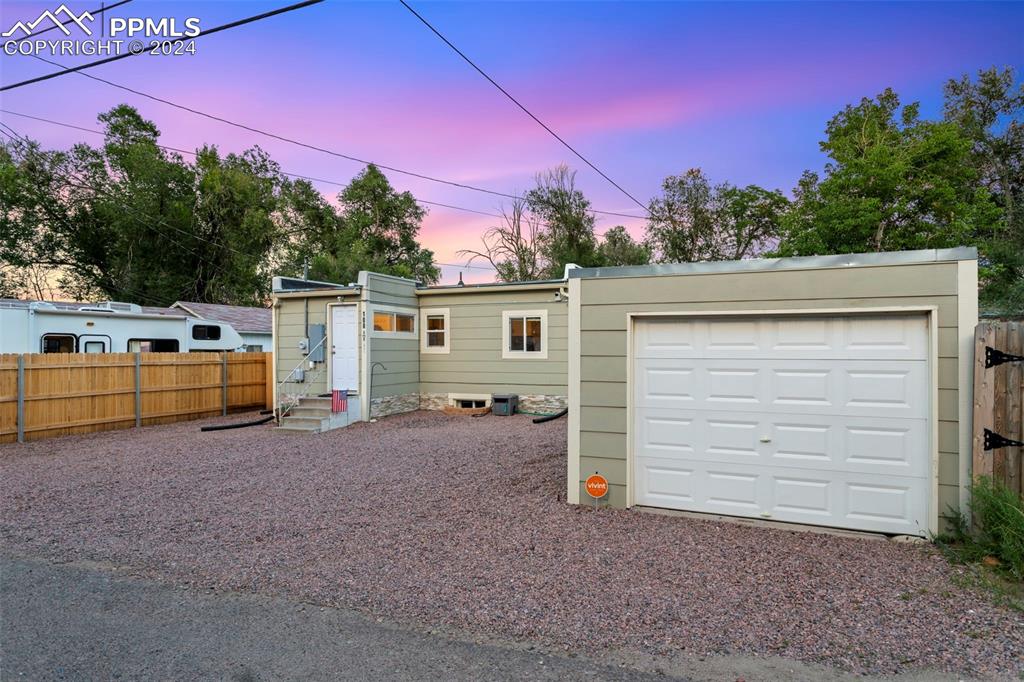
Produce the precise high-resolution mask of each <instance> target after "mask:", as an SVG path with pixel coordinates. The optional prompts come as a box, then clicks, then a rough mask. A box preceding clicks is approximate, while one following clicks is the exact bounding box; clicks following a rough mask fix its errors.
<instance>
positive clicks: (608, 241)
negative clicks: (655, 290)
mask: <svg viewBox="0 0 1024 682" xmlns="http://www.w3.org/2000/svg"><path fill="white" fill-rule="evenodd" d="M597 252H598V256H599V257H600V260H601V264H602V265H611V266H616V265H646V264H647V263H650V262H651V250H650V249H649V248H648V247H647V245H646V244H644V243H642V242H641V243H637V242H635V241H634V240H633V237H631V236H630V234H629V232H627V231H626V228H625V227H623V226H622V225H616V226H615V227H613V228H611V229H610V230H608V231H607V232H605V233H604V241H603V242H601V245H600V246H599V247H597Z"/></svg>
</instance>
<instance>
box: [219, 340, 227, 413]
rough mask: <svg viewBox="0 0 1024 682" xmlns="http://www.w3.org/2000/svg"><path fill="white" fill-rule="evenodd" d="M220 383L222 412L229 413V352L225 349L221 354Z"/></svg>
mask: <svg viewBox="0 0 1024 682" xmlns="http://www.w3.org/2000/svg"><path fill="white" fill-rule="evenodd" d="M220 384H221V408H220V413H221V414H223V415H226V414H227V413H228V353H227V351H224V352H223V353H221V355H220Z"/></svg>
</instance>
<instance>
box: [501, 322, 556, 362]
mask: <svg viewBox="0 0 1024 682" xmlns="http://www.w3.org/2000/svg"><path fill="white" fill-rule="evenodd" d="M501 317H502V325H503V328H502V332H501V335H502V343H503V344H504V347H503V348H502V351H501V356H502V357H503V358H512V359H514V358H531V359H535V360H545V359H547V357H548V311H546V310H506V311H504V312H503V313H502V314H501Z"/></svg>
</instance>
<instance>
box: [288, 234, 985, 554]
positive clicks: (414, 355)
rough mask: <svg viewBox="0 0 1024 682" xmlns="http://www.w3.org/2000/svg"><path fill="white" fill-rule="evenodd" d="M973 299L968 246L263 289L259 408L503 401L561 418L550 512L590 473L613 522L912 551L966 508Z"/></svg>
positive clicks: (580, 499) (580, 488)
mask: <svg viewBox="0 0 1024 682" xmlns="http://www.w3.org/2000/svg"><path fill="white" fill-rule="evenodd" d="M977 287H978V271H977V252H976V251H975V250H974V249H941V250H927V251H911V252H900V253H872V254H860V255H843V256H822V257H809V258H783V259H765V260H747V261H734V262H719V263H692V264H671V265H650V266H635V267H622V268H597V269H585V268H578V269H573V270H569V271H568V272H567V277H566V279H564V280H555V281H545V282H530V283H511V284H488V285H474V286H440V287H421V286H418V285H416V283H415V282H412V281H409V280H404V279H400V278H395V277H390V276H386V275H379V274H375V273H366V272H364V273H360V275H359V280H358V282H357V283H353V284H349V285H338V284H330V283H324V282H306V281H302V280H289V279H285V278H275V281H274V294H273V300H274V303H273V311H274V313H273V325H274V347H275V363H276V367H277V379H278V396H277V400H278V402H279V403H282V402H285V401H288V400H294V398H295V397H296V396H298V398H299V399H301V398H303V397H305V396H317V395H321V394H326V393H328V392H329V391H330V390H331V389H344V390H347V391H349V393H350V395H351V398H350V402H349V413H347V414H346V416H345V423H348V421H351V420H353V419H362V420H367V419H370V418H371V417H377V416H384V415H387V414H394V413H396V412H403V411H407V410H414V409H417V408H422V409H440V408H443V407H444V406H446V405H473V404H479V402H481V401H482V402H484V403H485V404H486V403H488V402H489V401H490V399H491V396H492V395H493V394H505V393H511V394H517V395H518V396H519V397H520V408H521V409H522V410H523V411H526V412H551V411H554V410H556V409H558V408H560V407H562V406H564V405H568V407H569V420H568V461H567V473H568V476H567V480H568V487H567V499H568V500H569V502H572V503H584V502H587V501H589V498H588V495H587V492H586V489H585V487H584V481H585V480H586V479H587V478H588V477H589V476H591V475H593V474H599V475H600V476H603V477H604V478H605V480H606V481H607V482H608V484H609V490H608V493H607V495H605V496H604V497H603V499H602V503H605V504H610V505H612V506H616V507H632V506H648V507H659V508H667V509H676V510H683V511H693V512H704V513H714V514H723V515H730V516H741V517H751V518H758V519H772V520H777V521H787V522H797V523H802V524H810V525H822V526H831V527H839V528H849V529H854V530H864V531H874V532H884V533H891V534H909V535H918V536H926V535H928V534H929V533H932V532H937V531H938V530H939V529H940V517H941V516H942V514H943V513H945V512H946V510H948V509H949V508H953V509H956V508H963V506H964V504H965V501H966V499H967V498H966V495H967V486H968V484H969V482H970V464H971V438H972V432H971V394H972V379H971V367H972V362H973V354H974V341H973V334H974V327H975V325H976V323H977V318H978V309H977ZM365 396H369V400H361V399H362V398H364V397H365ZM301 409H302V408H301V407H300V410H301ZM310 414H311V416H310V417H305V419H307V421H308V422H310V423H311V424H312V425H313V427H314V428H317V425H318V424H319V425H320V426H321V427H325V428H326V427H329V426H331V425H333V422H324V421H322V420H320V419H319V417H318V415H317V414H316V413H315V412H312V413H310ZM303 418H304V417H301V416H300V417H299V419H303Z"/></svg>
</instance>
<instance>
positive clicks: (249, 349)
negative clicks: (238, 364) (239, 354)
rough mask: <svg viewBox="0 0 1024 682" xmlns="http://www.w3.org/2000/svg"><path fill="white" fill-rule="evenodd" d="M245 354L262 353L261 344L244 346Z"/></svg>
mask: <svg viewBox="0 0 1024 682" xmlns="http://www.w3.org/2000/svg"><path fill="white" fill-rule="evenodd" d="M245 352H246V353H262V352H263V344H259V343H249V344H246V346H245Z"/></svg>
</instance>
